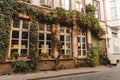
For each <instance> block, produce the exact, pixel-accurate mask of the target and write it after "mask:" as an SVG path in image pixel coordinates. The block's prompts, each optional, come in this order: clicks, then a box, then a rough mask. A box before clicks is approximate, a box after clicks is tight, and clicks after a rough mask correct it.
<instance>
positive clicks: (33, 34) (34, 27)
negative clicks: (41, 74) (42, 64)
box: [29, 21, 38, 59]
mask: <svg viewBox="0 0 120 80" xmlns="http://www.w3.org/2000/svg"><path fill="white" fill-rule="evenodd" d="M29 41H30V52H29V53H30V59H37V58H38V23H37V22H36V21H32V22H31V25H30V39H29Z"/></svg>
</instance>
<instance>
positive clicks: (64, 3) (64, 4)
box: [61, 0, 70, 10]
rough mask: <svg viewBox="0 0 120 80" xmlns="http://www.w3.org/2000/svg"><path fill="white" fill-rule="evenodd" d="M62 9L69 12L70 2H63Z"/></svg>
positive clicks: (64, 0)
mask: <svg viewBox="0 0 120 80" xmlns="http://www.w3.org/2000/svg"><path fill="white" fill-rule="evenodd" d="M61 7H62V8H63V9H66V10H69V9H70V0H61Z"/></svg>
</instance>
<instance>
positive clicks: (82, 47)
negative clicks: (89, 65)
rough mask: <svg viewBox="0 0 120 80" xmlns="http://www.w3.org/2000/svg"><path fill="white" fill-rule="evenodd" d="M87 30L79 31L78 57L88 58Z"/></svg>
mask: <svg viewBox="0 0 120 80" xmlns="http://www.w3.org/2000/svg"><path fill="white" fill-rule="evenodd" d="M85 33H86V30H78V57H84V56H86V54H87V53H86V35H85Z"/></svg>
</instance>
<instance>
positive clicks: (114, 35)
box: [112, 32, 119, 52]
mask: <svg viewBox="0 0 120 80" xmlns="http://www.w3.org/2000/svg"><path fill="white" fill-rule="evenodd" d="M112 41H113V52H118V51H119V47H118V35H117V33H114V32H112Z"/></svg>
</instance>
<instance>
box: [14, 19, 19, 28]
mask: <svg viewBox="0 0 120 80" xmlns="http://www.w3.org/2000/svg"><path fill="white" fill-rule="evenodd" d="M13 27H14V28H19V27H20V19H14V21H13Z"/></svg>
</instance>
